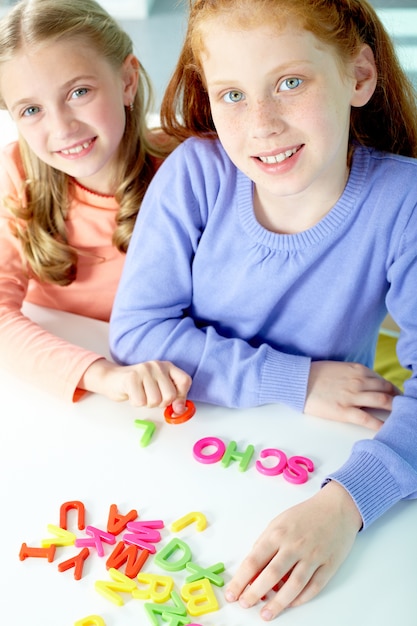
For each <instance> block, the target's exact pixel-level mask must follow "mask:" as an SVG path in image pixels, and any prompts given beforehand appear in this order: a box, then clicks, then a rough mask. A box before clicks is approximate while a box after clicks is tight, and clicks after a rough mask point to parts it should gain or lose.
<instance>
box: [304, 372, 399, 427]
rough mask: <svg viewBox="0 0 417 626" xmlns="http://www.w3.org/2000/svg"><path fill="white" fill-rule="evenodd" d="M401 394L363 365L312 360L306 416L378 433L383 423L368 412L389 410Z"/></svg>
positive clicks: (305, 409)
mask: <svg viewBox="0 0 417 626" xmlns="http://www.w3.org/2000/svg"><path fill="white" fill-rule="evenodd" d="M399 394H401V391H400V390H399V389H398V388H397V387H396V386H395V385H393V384H392V383H390V382H389V381H387V380H385V378H382V377H381V376H378V374H376V373H375V372H373V371H372V370H370V369H369V368H368V367H365V365H361V364H360V363H345V362H340V361H313V362H312V364H311V367H310V377H309V380H308V386H307V396H306V402H305V406H304V411H305V413H309V414H310V415H315V416H317V417H324V418H326V419H332V420H335V421H338V422H351V423H352V424H357V425H359V426H366V427H367V428H371V429H372V430H378V429H379V428H380V427H381V426H382V424H383V422H382V421H381V420H380V419H378V418H377V417H375V416H374V415H372V413H370V412H369V411H368V410H367V409H380V410H384V411H390V410H391V407H392V399H393V398H394V396H397V395H399Z"/></svg>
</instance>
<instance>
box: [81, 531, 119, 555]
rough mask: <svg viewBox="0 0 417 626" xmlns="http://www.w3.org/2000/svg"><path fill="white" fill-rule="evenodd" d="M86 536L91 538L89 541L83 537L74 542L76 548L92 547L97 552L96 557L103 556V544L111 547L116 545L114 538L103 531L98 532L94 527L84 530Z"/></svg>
mask: <svg viewBox="0 0 417 626" xmlns="http://www.w3.org/2000/svg"><path fill="white" fill-rule="evenodd" d="M85 532H86V533H87V535H90V536H91V539H90V538H88V537H85V538H84V537H83V538H81V539H76V540H75V545H76V546H77V548H82V547H84V546H87V547H92V548H95V549H96V550H97V554H98V556H104V548H103V543H102V542H104V543H108V544H110V545H113V544H115V543H116V537H115V536H114V535H112V534H111V533H107V532H106V531H104V530H100V529H99V528H95V526H87V528H86V529H85Z"/></svg>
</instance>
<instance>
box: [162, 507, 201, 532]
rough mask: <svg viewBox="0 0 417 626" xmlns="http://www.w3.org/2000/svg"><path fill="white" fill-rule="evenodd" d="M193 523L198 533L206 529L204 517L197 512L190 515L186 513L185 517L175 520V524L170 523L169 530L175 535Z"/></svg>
mask: <svg viewBox="0 0 417 626" xmlns="http://www.w3.org/2000/svg"><path fill="white" fill-rule="evenodd" d="M194 522H195V526H196V528H197V530H198V531H199V532H201V531H202V530H205V529H206V528H207V520H206V516H205V515H203V513H200V512H198V511H192V512H191V513H187V515H184V516H183V517H180V519H177V521H176V522H172V524H171V530H172V531H173V532H174V533H177V532H178V531H179V530H182V529H183V528H185V527H186V526H189V525H190V524H193V523H194Z"/></svg>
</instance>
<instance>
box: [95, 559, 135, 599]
mask: <svg viewBox="0 0 417 626" xmlns="http://www.w3.org/2000/svg"><path fill="white" fill-rule="evenodd" d="M109 574H110V577H111V579H112V580H111V581H107V580H97V581H96V583H95V585H94V586H95V589H96V591H98V593H99V594H101V595H102V596H104V597H105V598H107V600H110V602H113V603H114V604H117V605H118V606H123V604H124V600H123V598H122V597H121V596H120V595H119V594H118V593H116V592H119V593H121V592H124V593H130V594H131V593H132V591H134V590H135V589H136V583H135V581H134V580H132V579H131V578H129V577H128V576H125V575H124V574H122V573H121V572H118V571H117V569H114V568H112V567H111V568H110V569H109Z"/></svg>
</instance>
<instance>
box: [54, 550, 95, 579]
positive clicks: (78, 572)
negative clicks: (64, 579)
mask: <svg viewBox="0 0 417 626" xmlns="http://www.w3.org/2000/svg"><path fill="white" fill-rule="evenodd" d="M89 554H90V550H89V549H88V548H83V549H82V550H81V551H80V552H79V553H78V554H77V556H74V557H72V558H71V559H67V560H66V561H62V563H59V564H58V571H59V572H66V571H67V569H70V567H73V568H74V578H75V580H80V579H81V577H82V575H83V567H84V561H85V560H86V558H87V557H88V556H89Z"/></svg>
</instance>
